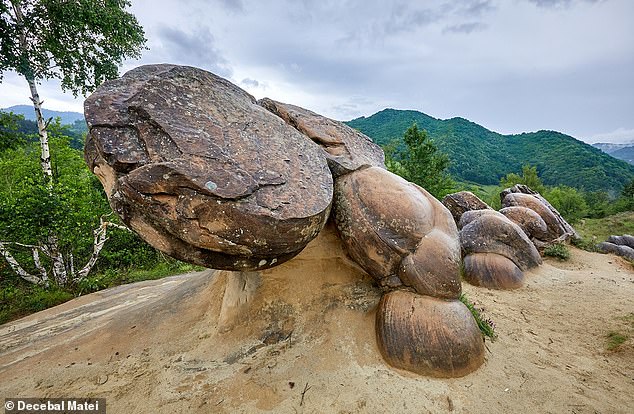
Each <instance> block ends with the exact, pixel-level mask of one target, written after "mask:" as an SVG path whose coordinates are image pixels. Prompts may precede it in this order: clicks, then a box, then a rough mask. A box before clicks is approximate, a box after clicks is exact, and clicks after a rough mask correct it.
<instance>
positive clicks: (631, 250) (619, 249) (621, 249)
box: [597, 235, 634, 261]
mask: <svg viewBox="0 0 634 414" xmlns="http://www.w3.org/2000/svg"><path fill="white" fill-rule="evenodd" d="M630 243H632V245H630ZM597 250H599V251H600V252H601V253H612V254H615V255H617V256H621V257H624V258H626V259H628V260H633V261H634V237H632V236H629V235H624V236H610V237H608V240H607V241H604V242H601V243H599V244H597Z"/></svg>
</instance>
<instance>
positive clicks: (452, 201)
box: [442, 191, 491, 223]
mask: <svg viewBox="0 0 634 414" xmlns="http://www.w3.org/2000/svg"><path fill="white" fill-rule="evenodd" d="M442 203H443V205H444V206H445V207H447V208H448V209H449V211H450V212H451V215H452V216H453V218H454V220H455V222H456V223H458V222H459V221H460V217H462V214H463V213H465V212H466V211H471V210H484V209H489V210H490V209H491V207H489V205H488V204H487V203H485V202H484V201H482V200H480V199H479V198H478V196H476V195H475V194H473V193H472V192H470V191H460V192H458V193H453V194H448V195H446V196H445V197H444V198H443V199H442Z"/></svg>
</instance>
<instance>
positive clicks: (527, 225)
mask: <svg viewBox="0 0 634 414" xmlns="http://www.w3.org/2000/svg"><path fill="white" fill-rule="evenodd" d="M500 213H502V214H504V215H505V216H506V217H507V218H508V219H509V220H511V221H512V222H513V223H515V224H517V225H518V226H520V227H521V228H522V230H524V233H526V235H527V236H528V237H530V238H531V240H533V239H538V240H546V239H547V238H548V226H547V225H546V222H545V221H544V219H543V218H542V217H541V216H540V215H539V214H537V213H536V212H535V210H531V209H530V208H528V207H522V206H512V207H504V208H503V209H501V210H500Z"/></svg>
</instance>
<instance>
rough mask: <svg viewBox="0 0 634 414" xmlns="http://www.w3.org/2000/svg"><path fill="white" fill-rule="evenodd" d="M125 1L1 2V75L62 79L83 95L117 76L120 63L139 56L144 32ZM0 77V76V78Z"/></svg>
mask: <svg viewBox="0 0 634 414" xmlns="http://www.w3.org/2000/svg"><path fill="white" fill-rule="evenodd" d="M129 5H130V2H129V1H128V0H64V1H60V0H1V3H0V36H1V37H0V76H1V74H2V73H3V72H5V71H7V70H13V71H16V72H18V73H19V74H20V75H22V76H24V77H25V78H26V79H27V80H38V79H52V78H58V79H60V80H61V86H62V89H64V90H69V91H72V92H73V93H74V94H75V95H77V94H78V93H79V92H81V93H82V94H85V93H87V92H89V91H91V90H93V89H94V88H96V87H97V86H98V85H99V84H101V83H102V82H103V81H105V80H106V79H111V78H114V77H116V76H117V73H118V70H117V68H118V66H119V65H120V64H121V62H122V61H123V59H125V58H131V57H139V56H140V50H141V48H142V46H143V45H144V43H145V36H144V32H143V28H142V27H141V26H140V25H139V24H138V22H137V20H136V18H135V17H134V15H132V14H130V13H128V12H126V11H125V8H126V7H128V6H129ZM0 79H1V78H0Z"/></svg>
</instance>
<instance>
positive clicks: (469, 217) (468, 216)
mask: <svg viewBox="0 0 634 414" xmlns="http://www.w3.org/2000/svg"><path fill="white" fill-rule="evenodd" d="M485 215H490V216H498V217H500V218H501V219H502V220H504V219H506V216H504V215H503V214H502V213H500V212H498V211H495V210H493V209H490V210H489V209H486V210H470V211H465V212H464V213H463V214H462V216H461V217H460V221H459V222H458V229H462V228H463V227H464V226H466V225H467V224H469V223H471V222H472V221H474V220H477V219H479V218H480V217H482V216H485Z"/></svg>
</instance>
